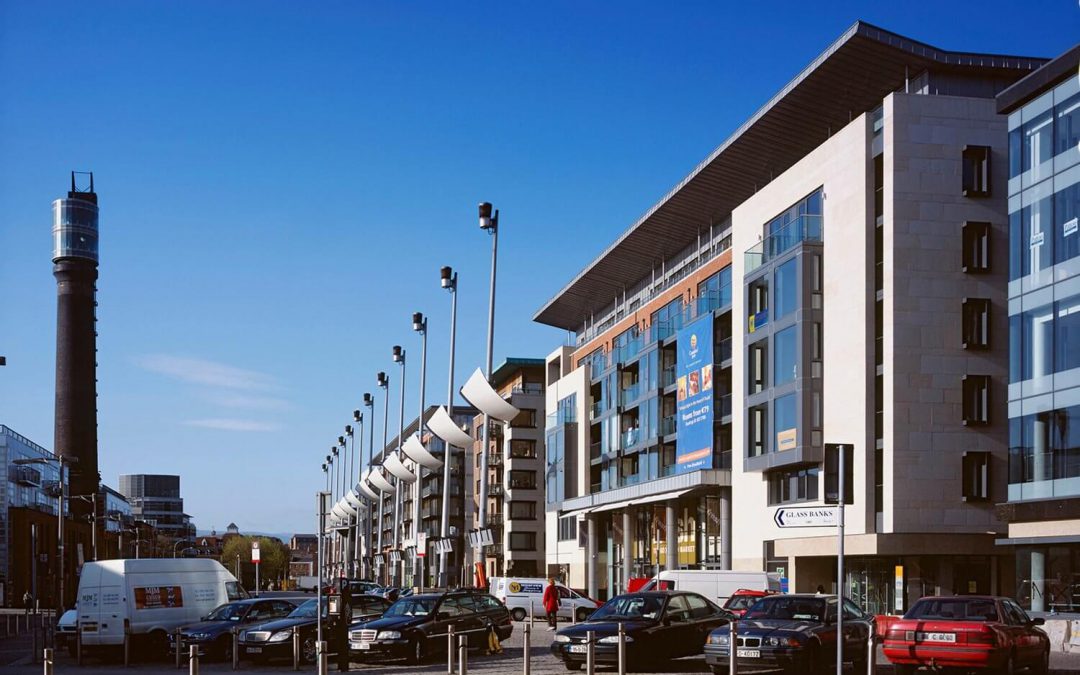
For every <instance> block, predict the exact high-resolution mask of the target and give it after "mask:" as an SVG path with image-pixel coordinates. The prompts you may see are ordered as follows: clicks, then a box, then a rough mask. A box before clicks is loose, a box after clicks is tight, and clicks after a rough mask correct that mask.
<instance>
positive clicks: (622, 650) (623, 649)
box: [619, 621, 626, 675]
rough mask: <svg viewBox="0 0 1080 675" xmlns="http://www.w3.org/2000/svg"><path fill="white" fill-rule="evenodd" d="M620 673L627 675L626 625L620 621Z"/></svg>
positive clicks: (620, 674)
mask: <svg viewBox="0 0 1080 675" xmlns="http://www.w3.org/2000/svg"><path fill="white" fill-rule="evenodd" d="M619 675H626V626H624V625H623V623H622V622H621V621H620V622H619Z"/></svg>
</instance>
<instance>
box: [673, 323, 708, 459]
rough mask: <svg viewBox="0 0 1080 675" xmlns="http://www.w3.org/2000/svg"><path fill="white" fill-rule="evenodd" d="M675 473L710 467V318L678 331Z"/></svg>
mask: <svg viewBox="0 0 1080 675" xmlns="http://www.w3.org/2000/svg"><path fill="white" fill-rule="evenodd" d="M678 345H679V346H678V352H679V353H678V365H677V371H676V377H677V381H678V389H677V391H676V395H675V410H676V415H677V419H676V423H675V424H676V431H677V432H678V434H679V435H678V441H677V442H676V444H675V472H676V473H686V472H687V471H697V470H699V469H711V468H713V318H712V316H711V315H709V316H705V317H703V318H701V319H698V320H697V321H695V322H694V323H692V324H690V325H688V326H687V327H685V328H683V329H682V330H680V331H679V334H678Z"/></svg>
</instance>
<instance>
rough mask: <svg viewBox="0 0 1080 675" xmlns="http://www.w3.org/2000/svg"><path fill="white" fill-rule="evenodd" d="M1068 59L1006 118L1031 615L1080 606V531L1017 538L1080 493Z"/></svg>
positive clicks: (1076, 123) (1075, 100)
mask: <svg viewBox="0 0 1080 675" xmlns="http://www.w3.org/2000/svg"><path fill="white" fill-rule="evenodd" d="M1076 65H1077V64H1076V63H1075V62H1073V63H1072V67H1071V71H1072V72H1071V76H1069V77H1066V78H1065V79H1064V80H1063V81H1061V82H1060V84H1057V85H1056V86H1052V87H1049V88H1047V89H1046V90H1045V91H1044V92H1042V93H1040V94H1039V95H1037V96H1035V97H1034V98H1032V99H1031V100H1029V101H1027V102H1026V103H1025V104H1024V105H1022V106H1021V107H1019V108H1017V109H1015V110H1011V111H1010V112H1009V117H1008V120H1009V123H1008V124H1009V492H1008V501H1009V506H1010V507H1011V509H1010V511H1009V512H1010V513H1013V514H1017V516H1016V517H1015V518H1013V522H1012V523H1011V524H1010V539H1009V540H1008V541H1009V542H1010V543H1013V544H1016V548H1015V552H1016V592H1017V597H1018V599H1019V600H1020V602H1021V603H1022V604H1023V606H1024V607H1025V608H1027V609H1030V610H1034V611H1078V610H1080V592H1078V591H1077V589H1080V538H1073V539H1074V541H1063V540H1062V539H1063V538H1062V537H1056V538H1055V537H1043V538H1041V539H1042V541H1040V538H1039V537H1026V538H1025V537H1020V536H1017V533H1020V532H1021V529H1022V528H1023V527H1024V524H1025V522H1032V521H1035V520H1040V519H1043V518H1045V519H1053V520H1056V519H1057V517H1055V516H1053V515H1049V516H1047V515H1045V513H1044V512H1045V511H1046V510H1045V509H1040V505H1043V506H1044V505H1049V504H1056V506H1055V507H1054V508H1055V509H1056V511H1057V512H1058V513H1063V514H1071V515H1074V516H1075V515H1076V513H1075V512H1077V511H1078V510H1080V509H1078V508H1077V504H1078V503H1080V502H1078V501H1072V500H1080V227H1078V222H1080V81H1078V78H1077V77H1076ZM1025 505H1027V508H1025ZM1034 509H1040V510H1039V512H1038V513H1037V512H1036V511H1035V510H1034ZM1040 516H1041V517H1040ZM1058 517H1060V516H1058ZM1057 529H1058V530H1059V532H1062V533H1065V532H1067V531H1068V529H1069V528H1068V527H1065V526H1063V527H1061V528H1057ZM1064 538H1065V539H1068V537H1064Z"/></svg>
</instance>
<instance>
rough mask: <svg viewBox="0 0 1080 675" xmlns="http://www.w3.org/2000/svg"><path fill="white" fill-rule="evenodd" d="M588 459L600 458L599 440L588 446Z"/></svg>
mask: <svg viewBox="0 0 1080 675" xmlns="http://www.w3.org/2000/svg"><path fill="white" fill-rule="evenodd" d="M589 459H600V441H596V442H595V443H593V444H591V445H590V446H589Z"/></svg>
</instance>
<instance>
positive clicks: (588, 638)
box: [585, 631, 596, 675]
mask: <svg viewBox="0 0 1080 675" xmlns="http://www.w3.org/2000/svg"><path fill="white" fill-rule="evenodd" d="M585 673H586V675H595V673H596V633H595V632H594V631H589V632H587V633H585Z"/></svg>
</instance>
